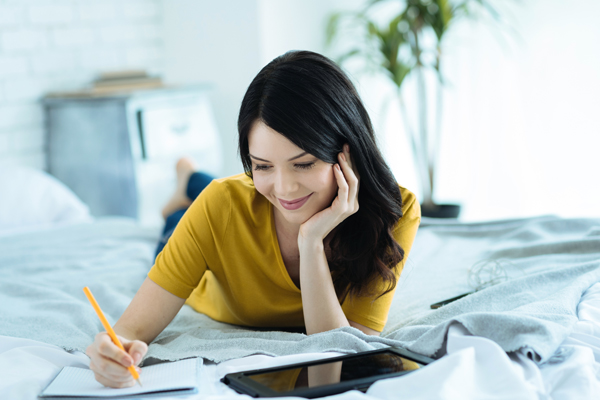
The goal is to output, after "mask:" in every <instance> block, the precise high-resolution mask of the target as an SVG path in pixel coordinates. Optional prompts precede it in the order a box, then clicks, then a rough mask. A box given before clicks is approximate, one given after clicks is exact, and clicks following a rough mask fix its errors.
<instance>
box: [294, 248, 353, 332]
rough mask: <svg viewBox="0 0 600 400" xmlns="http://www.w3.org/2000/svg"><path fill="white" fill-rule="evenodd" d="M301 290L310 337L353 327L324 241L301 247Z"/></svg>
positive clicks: (307, 330) (305, 320)
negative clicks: (335, 282)
mask: <svg viewBox="0 0 600 400" xmlns="http://www.w3.org/2000/svg"><path fill="white" fill-rule="evenodd" d="M300 287H301V288H302V291H301V295H302V308H303V310H304V324H305V326H306V333H307V334H308V335H312V334H313V333H319V332H325V331H329V330H331V329H336V328H341V327H342V326H350V324H349V322H348V319H347V318H346V315H345V314H344V311H342V307H341V306H340V301H339V300H338V298H337V296H336V293H335V288H334V286H333V280H332V279H331V272H330V271H329V265H328V264H327V258H326V257H325V250H324V247H323V240H320V241H319V240H312V241H308V242H307V241H303V243H302V245H301V247H300Z"/></svg>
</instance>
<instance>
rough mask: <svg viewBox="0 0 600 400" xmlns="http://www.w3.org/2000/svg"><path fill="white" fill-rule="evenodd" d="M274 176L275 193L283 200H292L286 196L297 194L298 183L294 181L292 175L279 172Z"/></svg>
mask: <svg viewBox="0 0 600 400" xmlns="http://www.w3.org/2000/svg"><path fill="white" fill-rule="evenodd" d="M275 175H276V176H275V184H274V186H275V193H277V195H278V197H281V198H283V199H285V200H292V199H290V198H289V197H288V196H289V195H293V194H294V193H295V192H297V190H298V187H299V185H298V182H296V180H295V179H294V176H293V175H294V174H292V173H288V172H286V171H280V172H278V173H277V174H275Z"/></svg>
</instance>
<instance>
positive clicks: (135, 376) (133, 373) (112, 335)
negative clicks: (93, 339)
mask: <svg viewBox="0 0 600 400" xmlns="http://www.w3.org/2000/svg"><path fill="white" fill-rule="evenodd" d="M83 292H84V293H85V295H86V296H87V298H88V300H89V301H90V303H92V307H94V310H96V314H98V317H99V318H100V322H102V325H103V326H104V329H106V332H107V333H108V336H110V338H111V339H112V341H113V342H114V343H115V344H116V345H117V346H119V348H120V349H121V350H123V351H125V349H124V348H123V345H122V344H121V341H120V340H119V338H118V337H117V334H116V333H115V331H113V328H112V326H110V324H109V323H108V320H107V319H106V317H105V316H104V313H103V312H102V310H101V309H100V306H99V305H98V303H97V302H96V299H95V298H94V295H93V294H92V292H91V291H90V288H88V287H87V286H86V287H84V288H83ZM128 370H129V372H130V373H131V376H133V379H135V380H136V381H137V383H139V384H140V386H142V382H140V375H139V374H138V372H137V370H136V369H135V366H133V365H130V366H129V368H128Z"/></svg>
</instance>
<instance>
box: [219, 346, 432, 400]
mask: <svg viewBox="0 0 600 400" xmlns="http://www.w3.org/2000/svg"><path fill="white" fill-rule="evenodd" d="M433 361H434V360H433V359H431V358H429V357H424V356H422V355H420V354H416V353H413V352H411V351H408V350H405V349H401V348H397V347H391V348H387V349H381V350H373V351H366V352H361V353H356V354H350V355H345V356H340V357H333V358H327V359H324V360H316V361H309V362H303V363H298V364H292V365H285V366H281V367H275V368H267V369H258V370H252V371H242V372H236V373H233V374H227V375H225V377H224V378H223V379H221V381H222V382H224V383H225V384H227V385H229V386H230V387H231V388H233V389H235V390H236V391H237V392H239V393H243V394H248V395H250V396H252V397H280V396H297V397H306V398H315V397H322V396H329V395H333V394H337V393H342V392H345V391H348V390H353V389H356V390H360V391H363V392H365V391H366V390H367V389H368V388H369V386H371V384H373V382H375V381H377V380H379V379H385V378H392V377H395V376H400V375H404V374H407V373H410V372H412V371H415V370H417V369H419V368H422V367H424V366H425V365H427V364H429V363H431V362H433Z"/></svg>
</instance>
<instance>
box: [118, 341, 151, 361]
mask: <svg viewBox="0 0 600 400" xmlns="http://www.w3.org/2000/svg"><path fill="white" fill-rule="evenodd" d="M123 347H125V350H127V352H128V353H129V355H130V356H131V358H133V364H134V365H139V363H140V362H141V361H142V358H143V357H144V356H145V355H146V353H147V352H148V345H147V344H146V343H144V342H142V341H140V340H134V341H131V342H129V344H128V345H125V344H123Z"/></svg>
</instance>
